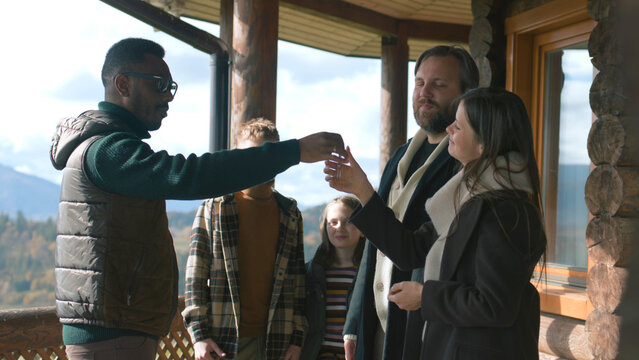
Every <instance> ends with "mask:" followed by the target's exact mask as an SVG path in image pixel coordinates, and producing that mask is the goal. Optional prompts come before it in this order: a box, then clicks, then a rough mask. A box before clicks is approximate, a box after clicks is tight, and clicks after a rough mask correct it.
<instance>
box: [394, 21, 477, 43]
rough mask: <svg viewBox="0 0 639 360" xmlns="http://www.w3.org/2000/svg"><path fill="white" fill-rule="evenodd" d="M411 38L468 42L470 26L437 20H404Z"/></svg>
mask: <svg viewBox="0 0 639 360" xmlns="http://www.w3.org/2000/svg"><path fill="white" fill-rule="evenodd" d="M404 22H405V23H406V25H407V34H408V37H409V38H416V39H429V40H441V41H450V42H463V43H467V42H468V35H469V34H470V26H468V25H462V24H451V23H443V22H436V21H422V20H404Z"/></svg>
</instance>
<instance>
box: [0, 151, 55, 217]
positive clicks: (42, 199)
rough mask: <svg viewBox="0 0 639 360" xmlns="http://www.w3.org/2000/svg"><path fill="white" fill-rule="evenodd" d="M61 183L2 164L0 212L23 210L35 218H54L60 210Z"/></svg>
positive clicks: (26, 215)
mask: <svg viewBox="0 0 639 360" xmlns="http://www.w3.org/2000/svg"><path fill="white" fill-rule="evenodd" d="M59 199H60V185H57V184H55V183H52V182H50V181H47V180H44V179H42V178H39V177H37V176H33V175H28V174H24V173H21V172H19V171H15V170H13V169H12V168H10V167H8V166H4V165H1V164H0V212H2V213H6V214H12V215H15V214H16V213H17V212H18V211H21V212H22V213H23V214H24V216H25V217H27V218H29V219H34V220H45V219H47V218H54V219H55V217H56V215H57V212H58V201H59Z"/></svg>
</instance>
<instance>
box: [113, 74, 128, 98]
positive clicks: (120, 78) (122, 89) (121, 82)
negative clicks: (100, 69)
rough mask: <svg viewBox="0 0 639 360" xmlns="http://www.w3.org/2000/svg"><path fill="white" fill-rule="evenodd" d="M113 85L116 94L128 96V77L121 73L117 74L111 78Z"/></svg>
mask: <svg viewBox="0 0 639 360" xmlns="http://www.w3.org/2000/svg"><path fill="white" fill-rule="evenodd" d="M113 85H114V86H115V90H116V91H117V92H118V95H120V96H121V97H128V96H129V86H130V83H129V77H128V76H124V75H122V74H118V75H116V76H115V78H114V79H113Z"/></svg>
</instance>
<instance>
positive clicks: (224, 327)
mask: <svg viewBox="0 0 639 360" xmlns="http://www.w3.org/2000/svg"><path fill="white" fill-rule="evenodd" d="M275 141H279V135H278V133H277V129H276V128H275V125H274V124H273V123H272V122H270V121H268V120H264V119H261V118H260V119H254V120H251V121H249V122H247V123H246V124H244V125H243V126H242V127H241V128H240V130H239V132H238V135H237V138H236V147H237V148H240V149H242V148H249V147H253V146H259V145H262V144H263V143H264V142H275ZM273 184H274V180H270V181H268V182H266V183H264V184H261V185H257V186H254V187H252V188H249V189H245V190H242V191H240V192H237V193H235V194H229V195H225V196H222V197H218V198H215V199H208V200H205V201H204V203H203V204H202V205H201V206H200V208H199V209H198V212H197V214H196V217H195V221H194V222H193V230H192V233H191V246H190V253H189V258H188V262H187V265H186V294H185V302H186V308H185V310H184V312H183V313H182V315H183V316H184V321H185V324H186V327H187V328H188V331H189V333H190V335H191V338H192V339H193V342H194V343H195V346H194V348H195V358H196V359H197V360H201V359H215V358H219V357H223V358H225V359H240V360H243V359H247V360H248V359H250V360H275V359H285V360H298V359H299V356H300V352H301V346H302V339H303V335H304V330H305V328H306V319H305V317H304V302H305V300H304V294H305V271H304V244H303V233H304V232H303V228H302V215H301V213H300V211H299V209H298V208H297V203H296V202H295V200H293V199H289V198H286V197H284V196H282V195H280V194H279V193H278V192H276V191H274V190H273ZM240 284H241V286H240Z"/></svg>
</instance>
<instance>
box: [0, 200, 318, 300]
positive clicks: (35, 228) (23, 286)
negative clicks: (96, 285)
mask: <svg viewBox="0 0 639 360" xmlns="http://www.w3.org/2000/svg"><path fill="white" fill-rule="evenodd" d="M323 208H324V206H323V205H320V206H316V207H313V208H310V209H307V210H306V211H303V212H302V215H303V217H304V250H305V254H306V260H309V259H310V257H311V256H312V255H313V253H314V251H315V248H316V247H317V245H319V241H320V237H319V218H320V216H321V211H322V209H323ZM194 216H195V211H192V212H185V213H184V212H169V213H168V218H169V227H170V230H171V234H172V235H173V240H174V243H175V250H176V253H177V257H178V266H179V269H180V285H179V289H180V294H182V293H183V292H184V276H183V273H182V272H183V271H184V266H185V265H186V259H187V257H188V255H189V254H188V251H189V236H190V231H191V225H192V223H193V218H194ZM55 237H56V224H55V220H54V219H52V218H49V219H47V220H46V221H35V220H30V219H27V218H26V217H25V216H24V214H23V213H22V212H20V211H18V212H17V214H16V215H15V216H11V215H9V214H6V213H0V274H2V275H1V276H0V310H6V309H14V308H28V307H40V306H53V305H54V304H55V297H54V287H53V283H54V282H53V268H54V253H55V252H54V251H55Z"/></svg>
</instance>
